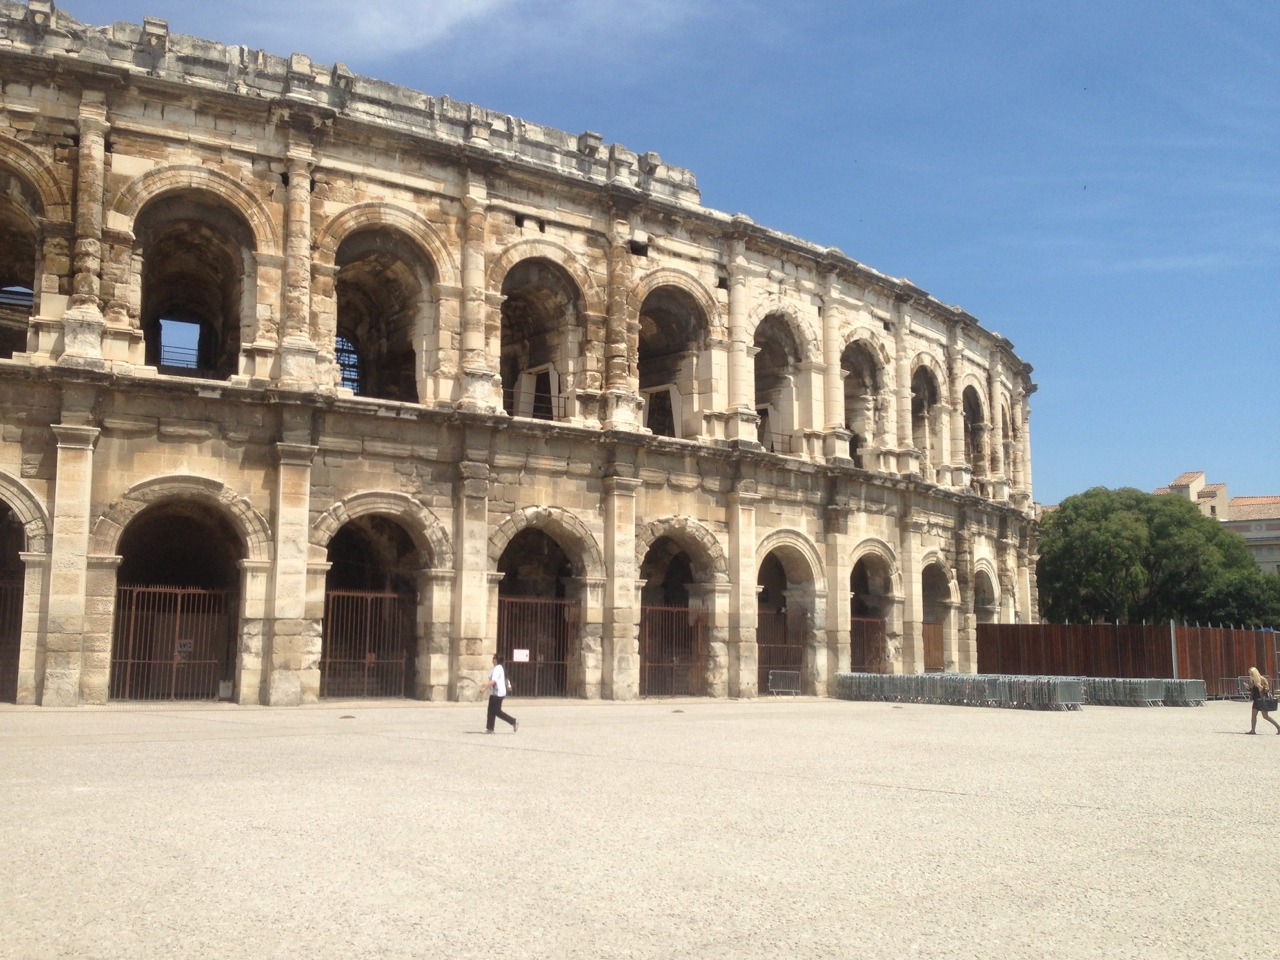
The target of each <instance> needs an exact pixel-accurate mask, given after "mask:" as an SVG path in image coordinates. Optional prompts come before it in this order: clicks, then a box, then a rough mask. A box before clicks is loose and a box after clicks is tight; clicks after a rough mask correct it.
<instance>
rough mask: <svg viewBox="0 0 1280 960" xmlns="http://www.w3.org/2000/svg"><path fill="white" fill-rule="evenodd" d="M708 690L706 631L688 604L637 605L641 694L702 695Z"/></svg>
mask: <svg viewBox="0 0 1280 960" xmlns="http://www.w3.org/2000/svg"><path fill="white" fill-rule="evenodd" d="M706 692H707V630H706V621H705V620H704V618H703V615H702V614H701V613H700V612H698V611H694V610H690V609H689V608H688V607H651V606H643V607H641V608H640V696H642V697H702V696H706Z"/></svg>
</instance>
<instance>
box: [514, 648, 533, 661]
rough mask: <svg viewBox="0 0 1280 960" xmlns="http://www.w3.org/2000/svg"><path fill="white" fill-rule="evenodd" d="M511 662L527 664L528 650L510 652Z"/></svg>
mask: <svg viewBox="0 0 1280 960" xmlns="http://www.w3.org/2000/svg"><path fill="white" fill-rule="evenodd" d="M511 662H512V663H528V662H529V651H528V650H512V651H511Z"/></svg>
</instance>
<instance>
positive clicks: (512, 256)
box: [487, 239, 605, 315]
mask: <svg viewBox="0 0 1280 960" xmlns="http://www.w3.org/2000/svg"><path fill="white" fill-rule="evenodd" d="M522 260H549V261H551V262H552V263H554V264H556V265H557V266H558V267H560V269H562V270H564V272H565V273H567V274H568V275H569V276H570V277H572V278H573V282H574V283H575V284H577V287H578V292H579V293H580V295H581V297H582V309H583V311H584V312H585V313H594V314H601V315H603V314H604V312H605V301H604V294H603V292H602V291H601V290H600V285H599V284H598V283H596V281H595V278H594V277H593V276H592V274H591V271H589V270H588V269H587V268H586V266H585V265H584V264H583V262H582V261H581V260H580V259H579V258H578V257H577V255H575V254H574V253H573V251H572V250H570V249H569V248H568V247H566V246H564V245H563V244H560V243H555V242H553V241H551V240H534V239H529V240H519V241H517V242H516V243H513V244H511V246H509V247H507V248H506V249H505V250H503V251H502V252H501V253H500V254H498V255H497V256H496V257H494V258H493V260H491V261H490V263H489V269H488V271H487V285H488V288H489V289H490V290H491V291H495V292H496V291H499V290H501V289H502V286H503V283H504V281H505V280H506V277H507V274H508V273H510V272H511V270H512V268H513V267H515V266H516V264H518V263H520V262H521V261H522Z"/></svg>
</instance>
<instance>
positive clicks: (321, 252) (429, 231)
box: [312, 201, 459, 287]
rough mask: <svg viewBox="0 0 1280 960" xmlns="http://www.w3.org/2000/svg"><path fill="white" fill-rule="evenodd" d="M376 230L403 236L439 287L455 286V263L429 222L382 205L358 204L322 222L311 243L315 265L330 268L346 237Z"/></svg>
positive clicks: (371, 202) (456, 272)
mask: <svg viewBox="0 0 1280 960" xmlns="http://www.w3.org/2000/svg"><path fill="white" fill-rule="evenodd" d="M378 227H387V228H390V229H393V230H397V231H399V232H400V233H402V234H404V235H405V236H406V237H407V238H408V239H409V240H410V242H412V243H414V244H415V245H417V246H419V247H420V248H421V249H422V253H423V255H424V256H425V257H426V259H428V260H429V261H430V262H431V265H432V267H433V268H434V271H435V275H436V280H437V281H438V282H439V283H441V284H443V285H445V286H450V287H456V286H457V285H458V283H459V279H458V277H459V270H458V264H457V261H456V259H455V257H454V255H453V253H452V251H451V250H450V248H449V245H448V244H446V243H445V242H444V238H443V237H441V236H440V234H439V232H438V231H437V230H436V228H435V227H434V226H432V224H431V222H430V221H428V220H427V219H426V217H423V216H422V215H421V214H419V213H416V212H415V211H413V210H406V209H405V208H404V207H398V206H396V205H394V204H391V203H385V202H383V201H369V202H367V203H358V204H356V205H355V206H352V207H347V208H346V209H345V210H343V211H342V212H341V213H339V214H337V215H336V216H334V217H332V218H330V219H329V220H328V221H326V222H325V223H324V225H323V226H321V227H320V229H319V230H318V231H317V232H316V235H315V238H314V240H313V241H312V247H313V249H314V250H315V261H316V263H317V264H319V265H322V266H333V265H334V262H335V260H336V258H337V254H338V248H339V247H340V246H341V245H342V242H343V241H344V240H346V239H347V237H349V236H350V235H351V234H353V233H357V232H359V231H362V230H369V229H374V228H378Z"/></svg>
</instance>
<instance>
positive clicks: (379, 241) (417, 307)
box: [334, 228, 434, 403]
mask: <svg viewBox="0 0 1280 960" xmlns="http://www.w3.org/2000/svg"><path fill="white" fill-rule="evenodd" d="M334 263H335V265H336V266H337V268H338V274H337V279H336V281H335V284H334V287H335V293H336V295H337V301H338V329H337V338H336V340H335V342H334V352H335V355H336V358H337V362H338V369H339V371H340V375H341V385H342V386H344V387H347V388H348V389H350V390H351V391H352V392H354V393H356V394H357V395H359V396H363V397H374V398H377V399H379V400H399V401H402V402H405V403H416V402H418V399H419V395H418V369H419V366H420V365H421V364H420V363H419V359H418V349H419V347H420V346H421V347H423V348H425V342H426V341H425V337H426V334H427V331H428V329H429V327H430V326H431V325H432V324H431V320H432V310H433V308H434V304H433V302H432V299H431V290H432V283H433V276H434V271H433V269H432V267H431V264H430V263H429V261H427V259H426V258H425V257H424V256H423V255H422V254H421V253H420V252H419V250H418V249H417V247H415V246H414V244H413V243H412V242H410V241H409V240H408V239H407V238H406V237H404V236H402V235H400V234H399V233H397V232H395V231H393V230H387V229H377V228H373V229H368V230H360V231H357V232H356V233H353V234H351V236H349V237H347V238H346V239H345V240H343V241H342V244H341V245H340V246H339V247H338V252H337V256H336V258H335V261H334ZM423 359H424V360H425V358H423Z"/></svg>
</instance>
